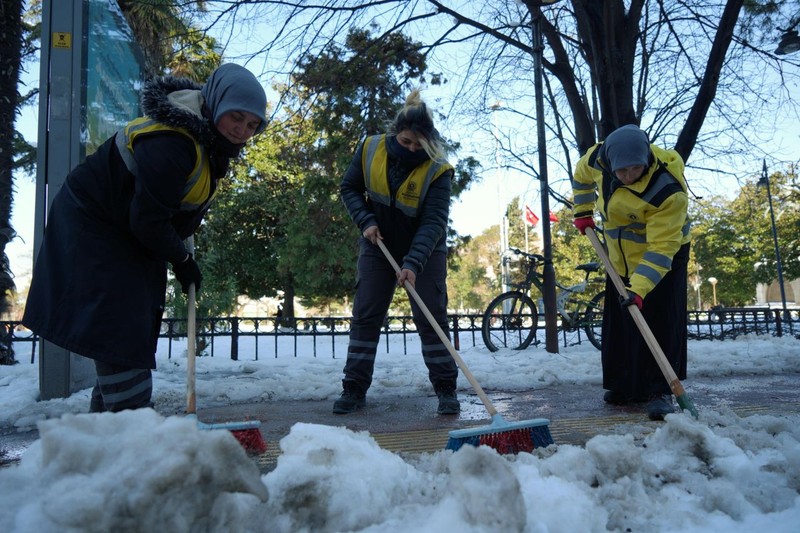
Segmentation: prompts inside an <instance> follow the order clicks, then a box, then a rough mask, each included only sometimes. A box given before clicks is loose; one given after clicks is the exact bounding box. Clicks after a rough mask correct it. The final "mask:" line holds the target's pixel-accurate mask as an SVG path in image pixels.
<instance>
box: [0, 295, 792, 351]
mask: <svg viewBox="0 0 800 533" xmlns="http://www.w3.org/2000/svg"><path fill="white" fill-rule="evenodd" d="M688 315H689V316H688V321H689V324H688V328H687V333H688V335H689V338H690V339H693V340H705V339H708V340H727V339H736V338H737V337H740V336H742V335H750V334H755V335H774V336H777V337H782V336H784V335H791V336H794V337H795V338H797V339H800V310H798V309H793V310H790V311H789V315H788V316H787V317H784V316H783V311H782V310H780V309H766V308H761V307H742V308H715V309H711V310H708V311H689V312H688ZM787 318H788V320H787ZM449 320H450V331H451V334H452V339H453V346H454V347H455V348H456V349H457V350H459V349H461V346H462V344H464V345H467V346H477V345H481V346H482V345H483V340H482V338H481V332H480V331H481V325H482V321H483V317H482V315H481V314H457V315H456V314H454V315H449ZM350 321H351V317H298V318H294V319H286V318H277V317H257V318H241V317H235V316H233V317H218V318H206V319H199V320H198V324H197V337H198V342H199V343H200V347H199V348H200V351H201V352H202V353H204V354H206V355H210V356H212V357H213V356H222V357H230V358H231V359H233V360H238V359H239V353H240V351H241V350H242V349H246V350H247V353H253V355H254V358H255V359H256V360H257V359H259V357H261V356H262V355H266V354H264V351H265V350H267V351H268V355H270V356H272V357H278V355H279V354H281V355H285V354H287V353H291V354H292V355H293V356H295V357H296V356H297V355H298V350H299V349H302V350H307V349H308V343H307V342H305V341H306V340H311V350H312V355H313V356H314V357H317V356H318V355H325V356H331V357H334V358H336V357H339V356H341V357H345V355H346V354H345V353H344V352H345V351H346V339H347V336H348V335H349V333H350ZM0 326H2V327H0V337H2V338H0V344H2V346H11V345H12V343H13V346H14V349H15V350H16V358H17V360H18V361H21V360H22V357H23V355H27V354H28V353H30V362H31V363H33V362H34V361H35V355H36V343H37V341H38V337H37V336H36V335H34V334H32V333H31V332H30V331H28V330H27V329H25V328H23V327H22V326H21V324H20V323H19V322H15V321H3V322H0ZM537 335H538V336H539V337H543V335H544V325H543V324H540V327H539V328H538V330H537ZM393 336H402V345H403V353H404V354H405V353H407V348H408V343H409V342H418V341H417V340H416V339H417V337H416V327H415V326H414V322H413V320H412V317H411V316H393V317H389V318H388V319H387V320H386V322H385V323H384V325H383V330H382V332H381V343H382V346H385V350H386V352H387V353H388V352H389V340H390V338H391V337H393ZM160 337H161V338H162V339H164V340H165V341H166V342H167V350H168V354H169V356H170V357H171V356H172V352H173V349H175V346H173V345H174V344H176V343H177V346H180V347H182V348H185V342H186V319H179V318H165V319H164V320H163V322H162V325H161V333H160ZM221 337H224V338H225V343H224V344H225V346H224V348H221V347H219V346H218V344H219V343H218V340H219V339H220V338H221ZM264 339H266V340H267V341H268V343H267V344H265V343H264V342H263V340H264ZM559 339H560V342H561V343H562V345H563V346H570V345H574V344H580V343H582V342H584V341H586V340H587V339H586V337H585V336H583V337H581V333H580V332H575V331H566V330H562V329H560V330H559ZM228 340H229V341H230V342H229V343H228ZM259 341H261V342H259ZM27 343H29V344H30V351H28V349H27V346H25V347H24V348H23V346H24V345H25V344H27ZM287 344H290V345H289V346H287ZM299 344H302V345H301V346H300V345H299ZM538 344H540V342H537V343H536V345H538ZM248 345H249V346H248ZM20 348H22V349H20ZM250 348H252V349H250ZM223 349H224V353H218V352H220V350H223Z"/></svg>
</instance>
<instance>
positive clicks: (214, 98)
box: [200, 63, 267, 133]
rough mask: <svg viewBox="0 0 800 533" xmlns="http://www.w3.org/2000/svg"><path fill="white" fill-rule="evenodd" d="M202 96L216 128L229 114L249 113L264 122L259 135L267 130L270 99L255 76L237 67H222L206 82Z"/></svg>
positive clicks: (231, 65) (257, 131) (201, 91)
mask: <svg viewBox="0 0 800 533" xmlns="http://www.w3.org/2000/svg"><path fill="white" fill-rule="evenodd" d="M200 93H201V94H202V95H203V98H204V99H205V102H206V105H207V106H208V109H209V110H210V111H211V119H212V120H213V122H214V124H215V125H216V124H217V122H218V121H219V118H220V117H221V116H222V115H224V114H225V113H227V112H228V111H247V112H248V113H252V114H254V115H255V116H257V117H258V118H260V119H261V124H260V125H259V126H258V129H257V130H256V133H261V132H262V131H264V128H266V127H267V118H266V116H265V114H266V111H267V95H266V93H265V92H264V88H263V87H262V86H261V83H260V82H259V81H258V79H256V77H255V76H254V75H253V73H252V72H250V71H249V70H247V69H246V68H244V67H242V66H240V65H236V64H234V63H226V64H225V65H221V66H220V67H219V68H217V69H216V70H215V71H214V72H212V73H211V76H210V77H209V78H208V81H206V83H205V85H203V88H202V89H201V90H200Z"/></svg>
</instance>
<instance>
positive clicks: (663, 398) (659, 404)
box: [647, 394, 675, 420]
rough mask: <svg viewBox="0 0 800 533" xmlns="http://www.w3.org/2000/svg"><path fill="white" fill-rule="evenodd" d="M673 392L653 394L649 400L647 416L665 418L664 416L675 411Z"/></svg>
mask: <svg viewBox="0 0 800 533" xmlns="http://www.w3.org/2000/svg"><path fill="white" fill-rule="evenodd" d="M674 412H675V408H674V407H673V406H672V395H671V394H651V395H650V401H648V402H647V417H648V418H649V419H650V420H664V417H665V416H666V415H668V414H670V413H674Z"/></svg>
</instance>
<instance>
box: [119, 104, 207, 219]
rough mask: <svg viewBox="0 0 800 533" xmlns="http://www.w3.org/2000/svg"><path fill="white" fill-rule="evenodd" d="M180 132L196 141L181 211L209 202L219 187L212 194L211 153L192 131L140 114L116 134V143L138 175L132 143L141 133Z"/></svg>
mask: <svg viewBox="0 0 800 533" xmlns="http://www.w3.org/2000/svg"><path fill="white" fill-rule="evenodd" d="M168 131H172V132H177V133H181V134H183V135H185V136H186V137H188V138H189V139H191V141H192V142H193V143H194V147H195V154H196V158H195V164H194V168H193V169H192V172H191V174H189V176H188V177H187V179H186V185H185V186H184V188H183V193H182V196H181V207H180V208H181V211H193V210H195V209H199V208H200V207H202V206H203V205H204V204H205V203H206V202H208V201H210V200H211V199H212V198H213V197H214V195H215V194H216V190H215V191H214V192H213V194H212V193H211V170H210V164H209V159H208V153H207V151H206V149H205V147H204V146H202V145H200V144H198V142H197V141H196V140H195V138H194V137H192V136H191V135H190V134H189V132H187V131H186V130H184V129H181V128H175V127H172V126H167V125H166V124H162V123H161V122H156V121H155V120H152V119H150V118H148V117H140V118H137V119H135V120H132V121H131V122H129V123H128V125H127V126H125V128H124V129H123V130H121V131H120V132H118V133H117V135H116V144H117V149H118V150H119V154H120V156H121V157H122V160H123V161H124V162H125V166H127V167H128V170H129V171H130V172H131V174H133V175H134V176H136V175H137V174H138V166H137V165H136V159H135V158H134V157H133V143H134V141H135V140H136V138H137V137H138V136H140V135H146V134H149V133H162V132H168Z"/></svg>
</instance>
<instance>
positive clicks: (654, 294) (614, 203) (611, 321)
mask: <svg viewBox="0 0 800 533" xmlns="http://www.w3.org/2000/svg"><path fill="white" fill-rule="evenodd" d="M683 170H684V163H683V159H682V158H681V156H680V154H678V152H676V151H675V150H665V149H663V148H660V147H658V146H656V145H654V144H651V143H650V141H649V139H648V138H647V134H646V133H645V132H644V131H642V130H641V129H640V128H639V127H638V126H636V125H633V124H628V125H626V126H622V127H621V128H618V129H617V130H615V131H613V132H612V133H611V134H610V135H609V136H608V137H607V138H606V140H605V142H603V143H599V144H597V145H595V146H593V147H592V148H590V149H589V150H588V151H587V152H586V154H584V156H583V157H582V158H581V159H580V161H579V162H578V165H577V167H576V168H575V174H574V177H573V181H572V189H573V192H574V195H575V205H574V207H573V211H574V216H575V226H576V227H577V228H578V230H580V232H581V233H584V232H585V231H586V228H589V227H591V228H594V213H595V211H596V212H597V213H598V214H599V215H600V218H601V219H602V221H603V229H604V231H605V235H606V244H607V246H608V255H609V259H610V260H611V263H612V264H613V265H614V269H615V270H616V271H617V272H618V273H619V275H620V276H622V278H623V280H625V282H626V284H627V286H628V295H627V296H628V297H627V298H625V299H624V301H623V302H622V303H623V305H622V306H620V305H617V294H616V289H615V288H614V285H613V284H612V283H611V281H610V280H609V281H607V283H606V299H605V302H606V304H605V310H604V312H603V347H602V362H603V388H605V389H607V391H606V393H605V395H604V396H603V399H604V400H605V401H606V402H608V403H610V404H615V405H621V404H628V403H639V402H647V405H646V410H647V415H648V417H649V418H651V419H653V420H660V419H663V418H664V416H665V415H667V414H668V413H671V412H672V411H673V410H674V408H673V405H672V396H671V390H670V386H669V384H668V383H667V381H666V380H665V379H664V376H663V374H662V373H661V370H660V369H659V368H658V366H657V364H656V361H655V359H654V358H653V355H652V354H651V353H650V349H649V348H648V346H647V344H646V343H645V340H644V338H642V336H641V334H639V330H638V328H637V327H636V324H635V323H634V322H633V319H632V318H631V316H630V314H629V313H628V312H627V309H625V308H624V307H625V306H628V305H636V306H637V307H639V309H641V311H642V314H643V315H644V318H645V319H646V320H647V323H648V325H649V326H650V329H651V330H652V331H653V334H654V335H655V337H656V340H658V343H659V345H660V346H661V348H662V350H663V351H664V354H665V355H666V357H667V359H668V360H669V362H670V364H671V365H672V368H673V370H674V371H675V373H676V374H677V376H678V378H679V379H685V378H686V359H687V356H686V353H687V350H686V342H687V331H686V320H687V318H686V294H687V292H686V277H687V272H686V270H687V264H688V262H689V246H690V242H691V235H690V231H689V229H690V223H689V216H688V212H687V211H688V205H689V197H688V195H687V187H686V179H685V178H684V176H683Z"/></svg>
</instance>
